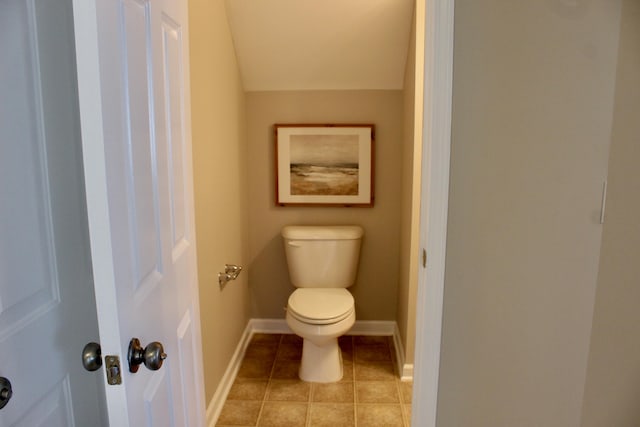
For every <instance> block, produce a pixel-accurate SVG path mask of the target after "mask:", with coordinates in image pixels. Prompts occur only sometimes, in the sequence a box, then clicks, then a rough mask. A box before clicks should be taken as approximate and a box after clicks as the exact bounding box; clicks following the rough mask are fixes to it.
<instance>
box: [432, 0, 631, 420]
mask: <svg viewBox="0 0 640 427" xmlns="http://www.w3.org/2000/svg"><path fill="white" fill-rule="evenodd" d="M455 7H456V9H455V49H454V80H453V91H454V96H453V125H452V131H453V134H452V154H451V155H452V160H451V181H450V183H451V187H450V200H449V219H448V221H449V226H448V239H447V265H446V276H445V296H444V317H443V322H444V323H443V338H442V353H441V370H440V387H439V401H438V425H440V426H445V427H448V426H465V427H473V426H521V427H522V426H545V427H553V426H558V427H561V426H562V427H569V426H577V425H579V422H580V416H581V410H582V396H583V391H584V385H585V373H586V369H587V355H588V351H589V339H590V333H591V318H592V311H593V304H594V299H595V289H596V278H597V270H598V259H599V250H600V238H601V229H602V227H601V226H600V224H599V221H598V219H599V211H600V201H601V190H602V182H603V181H604V179H605V177H606V167H607V158H608V145H609V144H608V142H609V138H610V132H611V117H612V114H611V112H612V108H613V94H614V82H615V65H616V60H617V40H618V33H619V27H618V25H619V16H620V3H619V1H611V0H597V1H592V2H535V1H534V2H509V1H498V0H483V1H478V0H457V1H456V4H455Z"/></svg>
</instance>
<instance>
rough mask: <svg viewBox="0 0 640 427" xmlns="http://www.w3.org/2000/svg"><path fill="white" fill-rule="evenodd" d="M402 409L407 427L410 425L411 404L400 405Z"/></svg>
mask: <svg viewBox="0 0 640 427" xmlns="http://www.w3.org/2000/svg"><path fill="white" fill-rule="evenodd" d="M402 409H404V415H405V417H406V420H407V425H408V426H410V425H411V404H408V403H405V404H404V405H402Z"/></svg>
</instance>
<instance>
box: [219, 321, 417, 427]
mask: <svg viewBox="0 0 640 427" xmlns="http://www.w3.org/2000/svg"><path fill="white" fill-rule="evenodd" d="M256 333H263V334H292V333H293V332H292V331H291V329H290V328H289V325H287V322H286V320H285V319H250V320H249V322H247V326H246V328H245V330H244V332H243V333H242V336H241V337H240V341H239V342H238V346H237V347H236V351H235V352H234V353H233V356H232V357H231V360H230V361H229V366H228V367H227V369H226V371H225V373H224V375H223V376H222V379H221V380H220V384H218V388H217V389H216V392H215V393H214V395H213V398H212V399H211V402H209V405H208V406H207V426H208V427H214V426H215V425H216V422H217V420H218V417H219V416H220V412H221V411H222V407H223V406H224V402H225V401H226V400H227V395H228V394H229V391H230V390H231V386H232V385H233V381H234V380H235V378H236V375H237V374H238V370H239V369H240V364H241V363H242V359H243V357H244V354H245V352H246V351H247V347H248V346H249V342H251V337H252V336H253V334H256ZM347 335H379V336H393V343H394V347H395V349H396V360H397V362H398V372H400V377H401V380H402V381H411V380H412V379H413V365H412V364H406V363H404V360H405V355H404V347H403V346H402V340H401V339H400V331H399V329H398V325H397V324H396V322H394V321H385V320H380V321H378V320H358V321H356V323H355V325H353V327H352V328H351V330H350V331H349V332H347Z"/></svg>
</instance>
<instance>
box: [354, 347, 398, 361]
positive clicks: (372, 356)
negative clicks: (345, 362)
mask: <svg viewBox="0 0 640 427" xmlns="http://www.w3.org/2000/svg"><path fill="white" fill-rule="evenodd" d="M355 354H356V359H355V360H356V362H391V351H389V346H388V345H358V346H356V349H355Z"/></svg>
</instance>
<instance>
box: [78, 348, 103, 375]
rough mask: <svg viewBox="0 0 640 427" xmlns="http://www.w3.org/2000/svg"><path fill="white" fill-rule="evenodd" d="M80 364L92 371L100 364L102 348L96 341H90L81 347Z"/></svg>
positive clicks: (98, 367)
mask: <svg viewBox="0 0 640 427" xmlns="http://www.w3.org/2000/svg"><path fill="white" fill-rule="evenodd" d="M82 366H84V369H86V370H87V371H90V372H93V371H97V370H98V369H100V367H101V366H102V349H101V348H100V344H98V343H97V342H90V343H89V344H87V345H85V346H84V348H83V349H82Z"/></svg>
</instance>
